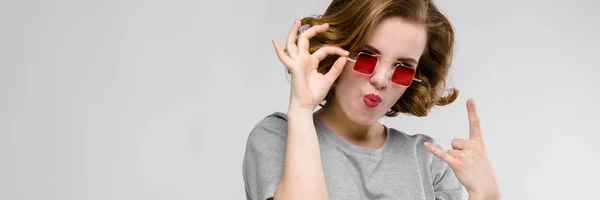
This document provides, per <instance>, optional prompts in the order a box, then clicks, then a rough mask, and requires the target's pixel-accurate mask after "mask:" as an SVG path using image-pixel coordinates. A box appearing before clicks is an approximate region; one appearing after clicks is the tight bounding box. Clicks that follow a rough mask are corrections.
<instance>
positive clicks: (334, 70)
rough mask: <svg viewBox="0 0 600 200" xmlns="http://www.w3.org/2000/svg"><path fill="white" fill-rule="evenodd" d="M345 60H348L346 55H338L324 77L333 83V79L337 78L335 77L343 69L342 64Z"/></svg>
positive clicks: (344, 63)
mask: <svg viewBox="0 0 600 200" xmlns="http://www.w3.org/2000/svg"><path fill="white" fill-rule="evenodd" d="M346 61H348V57H346V56H340V57H339V58H338V59H337V60H336V61H335V63H333V66H331V69H329V71H328V72H327V74H325V78H326V79H327V80H328V81H329V82H330V83H333V82H334V81H335V79H337V77H338V76H340V74H341V73H342V71H343V70H344V65H346Z"/></svg>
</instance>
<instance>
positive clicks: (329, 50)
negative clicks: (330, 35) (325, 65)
mask: <svg viewBox="0 0 600 200" xmlns="http://www.w3.org/2000/svg"><path fill="white" fill-rule="evenodd" d="M329 54H337V55H340V56H348V55H349V54H350V53H349V52H348V51H346V50H344V49H342V48H340V47H332V46H324V47H321V48H320V49H319V50H317V51H315V52H314V53H313V54H312V55H313V56H314V57H315V58H317V59H319V61H322V60H323V59H325V57H327V55H329Z"/></svg>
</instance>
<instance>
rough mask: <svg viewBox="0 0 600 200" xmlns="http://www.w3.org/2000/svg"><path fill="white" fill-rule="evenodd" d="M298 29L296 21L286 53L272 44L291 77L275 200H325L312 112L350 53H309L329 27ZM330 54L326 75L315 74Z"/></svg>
mask: <svg viewBox="0 0 600 200" xmlns="http://www.w3.org/2000/svg"><path fill="white" fill-rule="evenodd" d="M299 27H300V22H299V21H298V20H296V21H295V22H294V26H293V27H292V30H290V34H289V35H288V41H287V43H286V48H287V50H288V53H287V54H286V53H285V52H284V51H283V50H282V49H281V47H280V45H279V42H278V41H277V40H274V41H273V44H274V46H275V51H276V53H277V56H278V57H279V60H281V62H282V63H283V64H284V65H285V66H286V68H287V69H288V70H289V71H290V74H291V77H292V80H291V82H292V84H291V94H290V106H289V108H288V112H287V118H288V133H287V141H286V150H285V159H284V164H283V174H282V176H281V179H280V181H279V185H277V189H276V190H275V199H276V200H290V199H291V200H293V199H311V200H312V199H315V200H317V199H319V200H324V199H327V186H326V184H325V176H324V173H323V166H322V164H321V154H320V150H319V142H318V139H317V133H316V130H315V126H314V122H313V110H314V109H315V108H316V107H317V105H318V104H319V103H320V102H322V101H323V99H324V98H325V96H326V95H327V92H328V91H329V89H330V88H331V85H332V84H333V82H334V81H335V79H336V78H337V77H338V76H339V74H340V73H341V72H342V69H343V67H344V64H345V62H346V59H347V58H346V56H348V54H349V53H348V52H347V51H346V50H343V49H341V48H339V47H332V46H326V47H322V48H320V49H319V50H317V51H315V52H314V53H312V54H310V53H309V51H308V50H309V40H310V38H312V37H313V36H315V35H316V34H318V33H322V32H325V31H327V29H328V28H329V25H328V24H322V25H316V26H313V27H311V28H309V29H308V30H306V31H305V32H303V33H302V34H301V35H299V36H298V35H297V33H298V29H299ZM296 38H297V39H298V42H297V44H296V42H295V41H296ZM329 54H337V55H339V56H340V58H339V59H338V60H337V61H336V62H335V63H334V64H333V66H332V68H331V70H329V72H327V74H321V73H319V72H318V71H317V66H318V64H319V62H320V61H321V60H323V59H325V57H326V56H327V55H329Z"/></svg>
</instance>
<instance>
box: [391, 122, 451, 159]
mask: <svg viewBox="0 0 600 200" xmlns="http://www.w3.org/2000/svg"><path fill="white" fill-rule="evenodd" d="M388 131H389V132H390V134H389V136H390V137H392V138H393V140H392V141H393V143H394V144H393V145H394V146H397V147H398V148H399V149H400V150H402V151H405V152H412V153H414V154H416V157H417V158H418V159H419V160H421V162H424V163H429V164H435V162H436V159H435V156H434V155H433V154H431V152H429V151H428V150H427V149H426V148H425V142H430V143H432V144H433V145H435V146H437V147H438V148H439V149H442V150H443V149H444V148H443V147H442V146H441V145H440V144H438V143H437V142H436V140H435V139H434V138H433V137H431V136H429V135H426V134H421V133H419V134H407V133H404V132H402V131H400V130H397V129H394V128H388ZM432 162H433V163H432Z"/></svg>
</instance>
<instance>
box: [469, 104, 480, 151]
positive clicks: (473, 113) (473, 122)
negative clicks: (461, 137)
mask: <svg viewBox="0 0 600 200" xmlns="http://www.w3.org/2000/svg"><path fill="white" fill-rule="evenodd" d="M467 112H468V114H469V139H470V140H475V141H480V142H483V140H482V137H481V127H480V126H481V125H480V121H479V116H477V110H476V109H475V100H473V98H469V99H468V100H467Z"/></svg>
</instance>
